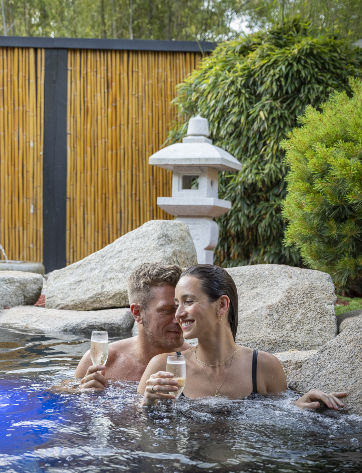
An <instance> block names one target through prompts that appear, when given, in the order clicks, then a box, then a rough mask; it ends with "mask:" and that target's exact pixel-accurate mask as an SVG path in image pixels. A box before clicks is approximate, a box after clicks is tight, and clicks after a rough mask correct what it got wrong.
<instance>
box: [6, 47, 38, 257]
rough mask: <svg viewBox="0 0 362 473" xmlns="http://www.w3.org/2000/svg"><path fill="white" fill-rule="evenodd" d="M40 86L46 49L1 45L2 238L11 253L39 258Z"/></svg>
mask: <svg viewBox="0 0 362 473" xmlns="http://www.w3.org/2000/svg"><path fill="white" fill-rule="evenodd" d="M43 90H44V50H41V49H38V50H36V49H32V48H26V49H22V48H9V49H7V48H0V243H1V245H2V246H3V247H4V248H5V251H6V253H7V256H8V258H9V259H17V260H19V259H20V260H29V261H42V260H43V241H42V235H43V232H42V201H43V196H42V193H43V192H42V189H43V186H42V150H43V106H44V94H43ZM0 259H2V254H1V253H0Z"/></svg>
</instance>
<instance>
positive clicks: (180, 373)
mask: <svg viewBox="0 0 362 473" xmlns="http://www.w3.org/2000/svg"><path fill="white" fill-rule="evenodd" d="M166 371H169V372H170V373H173V375H174V379H175V380H176V381H177V384H178V391H177V392H175V393H174V394H175V396H176V399H178V398H179V396H180V395H181V393H182V391H183V390H184V387H185V381H186V360H185V357H184V356H183V355H181V353H180V354H178V353H177V355H168V357H167V364H166Z"/></svg>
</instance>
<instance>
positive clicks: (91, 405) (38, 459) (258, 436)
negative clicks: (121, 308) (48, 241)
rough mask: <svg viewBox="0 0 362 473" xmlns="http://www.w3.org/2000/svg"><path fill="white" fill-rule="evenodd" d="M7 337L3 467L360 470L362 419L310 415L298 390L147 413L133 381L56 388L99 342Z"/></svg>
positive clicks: (2, 368) (0, 425)
mask: <svg viewBox="0 0 362 473" xmlns="http://www.w3.org/2000/svg"><path fill="white" fill-rule="evenodd" d="M2 335H3V334H2V333H0V340H3V342H0V350H2V351H1V353H2V354H4V353H6V356H5V357H3V356H1V361H0V373H1V374H0V430H1V432H0V438H1V440H0V454H1V455H0V471H14V472H24V471H36V472H37V471H47V472H48V471H49V472H60V471H70V472H84V471H87V472H99V471H102V472H103V471H112V472H113V471H114V472H115V471H128V472H152V471H157V472H165V473H175V472H190V473H191V472H192V473H197V472H201V471H202V472H214V471H215V472H240V471H243V472H260V471H263V472H277V471H278V472H280V471H283V472H308V473H309V472H327V471H328V473H330V472H334V471H335V472H340V471H344V472H354V471H356V472H357V471H359V470H360V468H359V467H360V463H359V460H360V457H359V452H360V445H361V433H360V432H361V418H359V417H357V416H350V415H349V416H348V415H343V414H342V413H336V412H331V411H328V412H325V413H315V412H309V411H301V410H299V409H297V408H296V407H295V406H294V404H293V398H294V397H295V395H294V394H293V393H287V394H285V395H284V396H282V397H280V398H276V399H271V398H269V399H265V398H263V397H260V398H258V399H255V400H251V399H246V400H241V401H230V400H227V399H222V398H212V399H206V400H202V401H192V400H188V399H186V398H180V399H179V400H178V402H177V403H176V405H174V404H172V403H171V404H168V405H163V406H159V407H157V408H151V409H149V410H147V411H145V410H144V409H142V408H140V407H139V403H138V400H139V397H138V395H137V393H136V383H132V382H129V383H112V384H110V386H109V388H108V389H107V390H106V391H105V392H102V393H83V394H80V395H71V394H57V393H53V392H51V391H50V390H49V388H50V387H51V386H52V385H53V384H56V383H57V382H59V381H60V380H61V379H64V378H66V377H69V376H71V375H72V373H73V371H74V368H75V366H76V364H77V362H78V360H79V358H80V356H81V354H82V353H83V352H84V351H85V349H86V348H87V347H88V344H89V341H88V340H84V339H83V340H79V339H76V338H75V337H70V336H67V337H66V338H64V337H62V338H54V337H44V336H40V335H36V334H33V335H31V334H26V333H19V332H16V333H7V334H6V337H4V338H3V336H2ZM16 344H17V346H16ZM9 353H10V354H11V355H9ZM19 353H20V354H21V357H20V359H19Z"/></svg>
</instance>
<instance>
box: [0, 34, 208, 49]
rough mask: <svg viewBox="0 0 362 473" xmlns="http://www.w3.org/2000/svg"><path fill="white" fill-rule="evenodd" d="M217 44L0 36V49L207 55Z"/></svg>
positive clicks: (206, 42)
mask: <svg viewBox="0 0 362 473" xmlns="http://www.w3.org/2000/svg"><path fill="white" fill-rule="evenodd" d="M216 45H217V43H212V42H209V41H163V40H152V39H88V38H39V37H25V36H0V47H8V48H44V49H104V50H128V51H174V52H190V53H197V52H198V53H207V52H210V51H213V50H214V49H215V48H216Z"/></svg>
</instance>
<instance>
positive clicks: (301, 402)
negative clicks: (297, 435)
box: [138, 265, 346, 409]
mask: <svg viewBox="0 0 362 473" xmlns="http://www.w3.org/2000/svg"><path fill="white" fill-rule="evenodd" d="M175 302H176V306H177V310H176V320H177V322H178V323H179V324H180V326H181V328H182V331H183V334H184V338H186V339H192V338H198V345H197V346H196V347H192V348H189V349H188V350H186V351H184V352H183V355H184V357H185V359H186V365H187V370H186V371H187V376H186V384H185V388H184V395H185V396H186V397H188V398H192V399H194V398H201V397H209V396H224V397H227V398H229V399H241V398H244V397H247V396H249V395H250V394H256V393H258V394H263V395H267V394H278V393H280V392H283V391H285V390H286V388H287V383H286V379H285V374H284V371H283V368H282V366H281V364H280V362H279V360H278V359H277V358H276V357H275V356H274V355H272V354H270V353H266V352H263V351H259V352H257V351H256V350H252V349H251V348H248V347H244V346H240V345H237V344H236V343H235V336H236V330H237V324H238V296H237V290H236V286H235V283H234V281H233V279H232V278H231V276H230V275H229V274H228V273H227V272H226V271H225V270H224V269H222V268H220V267H218V266H213V265H196V266H192V267H191V268H189V269H187V270H186V271H184V272H183V273H182V274H181V277H180V280H179V282H178V283H177V286H176V289H175ZM167 355H168V354H167V353H163V354H161V355H157V356H155V357H154V358H152V360H151V361H150V362H149V364H148V366H147V368H146V370H145V372H144V374H143V376H142V378H141V381H140V383H139V386H138V392H139V393H140V394H143V402H142V404H143V405H152V404H155V403H156V402H157V401H158V400H161V399H174V398H175V395H174V394H173V393H174V392H175V391H177V389H178V388H177V381H175V380H173V375H172V373H168V372H165V371H164V369H165V366H166V360H167ZM345 395H346V393H331V394H329V395H328V394H324V393H322V392H321V391H318V390H312V391H310V392H308V393H307V394H306V395H304V396H303V397H302V398H300V399H298V401H297V402H296V404H297V405H298V406H300V407H312V408H316V407H319V406H320V403H319V401H322V402H323V403H325V404H326V405H327V406H328V407H330V408H334V409H338V408H339V407H343V403H342V402H341V401H340V400H339V398H340V397H344V396H345Z"/></svg>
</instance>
